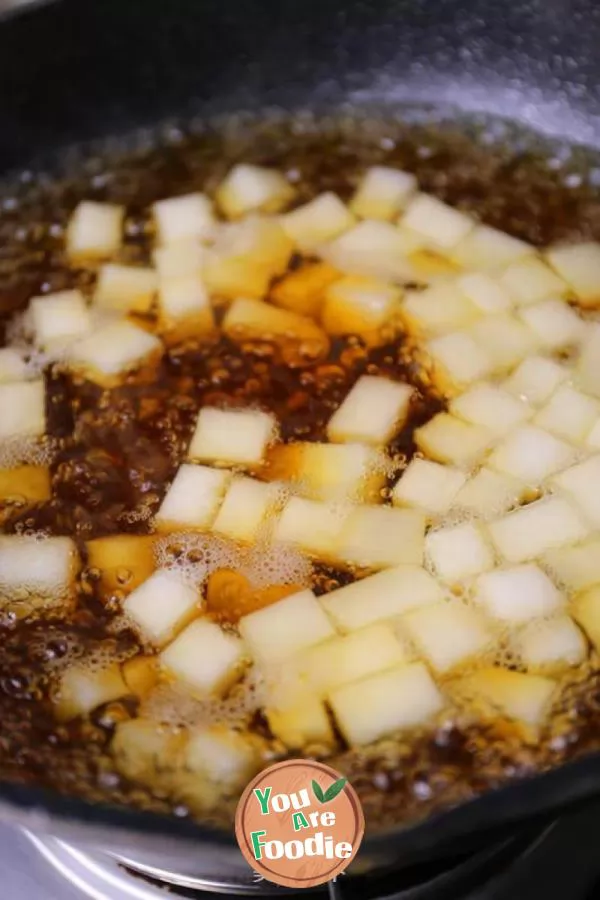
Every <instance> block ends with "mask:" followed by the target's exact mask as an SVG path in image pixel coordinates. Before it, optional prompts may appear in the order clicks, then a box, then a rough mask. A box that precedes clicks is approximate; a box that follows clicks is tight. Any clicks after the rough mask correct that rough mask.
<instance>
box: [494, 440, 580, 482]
mask: <svg viewBox="0 0 600 900" xmlns="http://www.w3.org/2000/svg"><path fill="white" fill-rule="evenodd" d="M573 455H574V451H573V448H572V447H571V446H570V445H569V444H567V443H565V441H561V440H560V439H559V438H557V437H554V435H552V434H548V432H547V431H544V430H543V429H542V428H538V427H536V426H535V425H521V426H520V427H519V428H517V429H515V431H513V432H512V434H509V435H508V436H507V437H506V438H504V440H503V441H502V443H501V444H499V445H498V446H497V447H496V449H495V450H494V452H493V453H492V454H491V456H490V457H489V459H488V465H489V467H490V468H491V469H496V470H497V471H498V472H505V473H506V474H507V475H512V476H513V478H516V479H517V480H518V481H521V482H523V483H524V484H526V485H529V486H530V487H537V486H538V485H539V484H541V483H542V482H543V481H545V480H546V478H549V477H550V476H551V475H553V474H554V473H555V472H559V471H560V470H561V469H564V468H565V467H566V466H568V465H569V463H570V462H571V461H572V459H573Z"/></svg>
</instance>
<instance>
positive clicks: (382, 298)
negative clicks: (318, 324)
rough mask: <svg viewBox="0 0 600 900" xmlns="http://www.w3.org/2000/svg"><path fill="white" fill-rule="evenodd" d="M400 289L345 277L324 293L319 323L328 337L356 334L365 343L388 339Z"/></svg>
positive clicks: (363, 279) (395, 314) (355, 277)
mask: <svg viewBox="0 0 600 900" xmlns="http://www.w3.org/2000/svg"><path fill="white" fill-rule="evenodd" d="M400 297H401V292H400V290H399V289H398V288H397V287H395V286H394V285H392V284H388V283H387V282H385V281H378V280H377V279H374V278H361V277H358V276H350V275H349V276H347V277H346V278H340V280H339V281H334V283H333V284H332V285H330V286H329V287H328V288H327V290H326V291H325V303H324V306H323V310H322V314H321V321H322V323H323V328H324V329H325V331H326V332H327V333H328V334H333V335H342V334H357V335H359V336H360V337H362V338H363V339H364V340H365V341H366V342H367V343H369V344H379V343H382V342H384V341H385V339H386V337H387V336H388V333H389V336H391V334H392V332H393V329H394V325H395V319H396V317H397V315H398V312H399V309H400Z"/></svg>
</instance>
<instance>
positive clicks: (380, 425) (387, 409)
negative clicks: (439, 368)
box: [327, 375, 414, 445]
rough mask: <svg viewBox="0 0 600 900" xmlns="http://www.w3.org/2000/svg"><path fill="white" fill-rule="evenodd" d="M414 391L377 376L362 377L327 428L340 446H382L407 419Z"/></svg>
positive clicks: (410, 387)
mask: <svg viewBox="0 0 600 900" xmlns="http://www.w3.org/2000/svg"><path fill="white" fill-rule="evenodd" d="M413 394H414V388H413V387H412V386H411V385H409V384H404V383H402V382H396V381H390V379H389V378H383V377H381V376H379V375H362V376H361V377H360V378H359V379H358V381H357V382H356V383H355V384H354V386H353V388H352V389H351V390H350V392H349V393H348V394H347V395H346V397H345V398H344V400H343V402H342V404H341V405H340V406H339V407H338V409H337V410H336V411H335V412H334V414H333V416H332V417H331V419H330V420H329V422H328V424H327V437H328V438H329V440H330V441H336V442H341V443H346V442H358V443H364V444H375V445H377V444H385V443H387V441H389V439H390V438H391V437H392V436H393V435H394V434H395V432H396V431H398V430H399V429H400V428H402V426H403V425H404V423H405V422H406V419H407V417H408V413H409V407H410V400H411V397H412V396H413Z"/></svg>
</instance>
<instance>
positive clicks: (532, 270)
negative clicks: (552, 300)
mask: <svg viewBox="0 0 600 900" xmlns="http://www.w3.org/2000/svg"><path fill="white" fill-rule="evenodd" d="M500 283H501V284H502V286H503V287H505V288H506V290H508V292H509V293H510V295H511V296H512V297H514V300H515V303H516V305H517V306H529V304H530V303H537V302H538V301H539V300H544V299H545V298H546V297H552V296H560V295H562V294H563V293H564V292H565V291H566V289H567V286H566V284H565V282H564V281H563V280H562V278H559V277H558V275H556V274H555V273H554V272H553V271H552V269H551V268H549V266H547V265H546V264H545V263H544V262H542V260H541V259H537V257H535V256H531V257H528V258H527V259H523V260H521V261H520V262H516V263H513V264H512V265H511V266H509V267H508V268H507V269H506V271H505V272H503V273H502V275H501V277H500Z"/></svg>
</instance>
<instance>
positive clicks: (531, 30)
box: [0, 0, 600, 876]
mask: <svg viewBox="0 0 600 900" xmlns="http://www.w3.org/2000/svg"><path fill="white" fill-rule="evenodd" d="M599 45H600V6H599V5H597V4H596V3H595V0H528V2H524V3H506V4H504V3H498V2H497V0H371V2H368V0H262V2H260V0H236V2H232V3H229V2H227V0H202V2H198V0H170V2H168V3H164V2H159V0H126V2H124V0H86V2H84V0H63V2H54V3H49V4H36V5H35V8H32V9H31V10H26V11H25V12H21V13H19V14H18V15H15V16H11V17H10V18H7V19H6V20H5V21H3V22H2V23H1V24H0V170H1V171H8V170H10V169H13V168H15V167H18V168H20V169H23V168H27V167H28V166H35V165H37V163H38V162H39V161H43V160H44V159H46V158H48V157H49V156H51V155H52V154H56V153H58V154H64V148H67V147H69V146H71V145H73V144H74V143H77V144H80V143H81V142H86V141H91V140H96V139H101V138H104V137H106V136H107V135H116V134H119V133H122V132H131V131H132V130H133V129H135V128H138V127H144V126H151V125H152V123H154V122H156V121H159V120H162V119H164V118H165V117H171V118H173V117H176V116H180V117H182V118H185V117H186V116H188V115H192V114H194V115H202V116H207V117H209V116H213V115H214V114H216V113H228V112H233V111H239V110H244V111H247V112H253V113H259V112H260V111H261V110H264V109H266V108H273V107H277V108H280V109H283V110H288V109H289V110H291V109H295V108H311V109H315V110H340V109H342V108H346V107H347V108H356V107H360V106H369V105H372V104H378V105H380V106H383V107H388V108H390V109H393V110H397V109H398V107H400V106H402V104H404V103H412V104H414V103H418V104H421V105H422V106H423V107H424V108H428V109H429V114H430V115H436V114H437V115H440V116H442V115H444V116H448V115H449V114H450V115H459V114H464V113H465V112H466V113H475V112H477V113H491V114H494V115H499V116H503V117H505V118H508V119H514V120H518V121H520V122H522V123H525V124H527V125H528V126H531V127H533V128H535V129H537V130H539V131H542V132H545V133H547V134H552V135H556V136H560V137H565V138H567V139H568V140H569V141H570V142H575V143H586V144H590V145H596V146H598V145H600V56H598V54H597V48H598V46H599ZM432 110H433V112H432ZM0 728H1V724H0ZM598 792H600V758H598V757H597V756H588V757H586V758H584V759H582V760H579V761H577V762H574V763H572V764H569V765H566V766H563V767H562V768H560V769H557V770H555V771H552V772H550V773H548V774H545V775H540V776H537V777H532V778H529V779H526V780H522V781H520V782H518V783H513V784H511V785H510V786H508V787H505V788H502V789H500V790H496V791H492V792H489V793H487V794H485V795H484V796H482V797H480V798H478V799H475V800H472V801H469V802H468V803H465V804H463V805H461V806H460V807H458V808H456V809H453V810H450V811H448V812H444V813H441V814H439V815H436V816H434V817H431V818H429V819H428V820H427V821H425V822H423V823H421V824H419V825H417V826H415V827H410V828H403V829H397V830H392V831H388V832H386V833H382V834H378V835H371V836H370V835H367V838H366V840H365V843H364V845H363V850H362V851H361V853H360V854H359V859H358V861H357V866H358V867H359V868H360V869H362V870H363V871H367V872H368V871H374V870H375V869H381V868H384V867H390V866H403V865H407V864H409V863H412V862H415V861H417V860H420V859H426V858H428V857H429V858H430V857H432V856H433V855H441V854H444V853H450V852H453V851H454V850H455V849H456V848H457V847H462V848H464V847H466V846H468V845H469V842H472V841H473V840H474V839H475V838H476V837H477V839H480V838H481V836H482V835H487V834H488V833H489V832H490V831H491V830H498V829H510V828H512V827H513V826H514V824H515V823H517V822H521V821H523V820H525V819H527V820H532V819H534V818H536V817H542V816H549V815H550V814H555V813H557V812H558V811H559V809H560V808H561V807H564V806H566V805H568V804H573V803H576V802H579V801H583V800H584V799H585V798H587V797H590V796H591V795H593V794H595V793H598ZM0 816H1V817H3V818H4V819H6V820H9V821H11V822H13V823H15V824H19V825H23V826H26V827H28V828H30V829H32V830H37V831H46V832H49V833H52V834H53V835H55V836H57V837H61V838H65V839H68V840H76V841H79V842H81V841H86V842H91V843H93V844H94V845H95V846H96V847H97V848H98V847H107V848H110V849H113V850H114V851H115V852H118V853H120V854H122V855H124V856H130V857H137V858H144V857H146V858H148V859H154V860H156V859H157V858H160V859H161V861H162V862H163V863H164V865H163V867H164V868H167V867H169V866H170V867H172V868H174V867H177V866H186V867H187V868H188V869H189V868H193V869H194V871H196V872H197V874H198V875H207V874H211V873H212V874H219V875H221V876H222V875H223V874H232V873H235V872H239V871H241V869H242V868H243V867H244V866H245V864H243V863H242V860H241V856H240V854H239V852H238V851H237V849H236V848H235V845H234V843H233V839H232V838H231V837H230V836H229V835H224V834H221V833H218V832H215V831H211V830H209V829H206V828H203V827H200V826H198V825H194V824H193V823H190V822H187V821H179V820H176V819H170V818H166V817H161V816H158V815H152V814H146V813H139V812H136V811H132V810H124V809H118V810H117V809H115V808H111V807H109V806H92V805H91V804H87V803H85V802H83V801H79V800H75V799H69V798H65V797H62V796H59V795H55V794H51V793H49V792H44V791H41V790H36V789H32V788H24V787H21V786H16V785H11V784H8V783H0Z"/></svg>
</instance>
